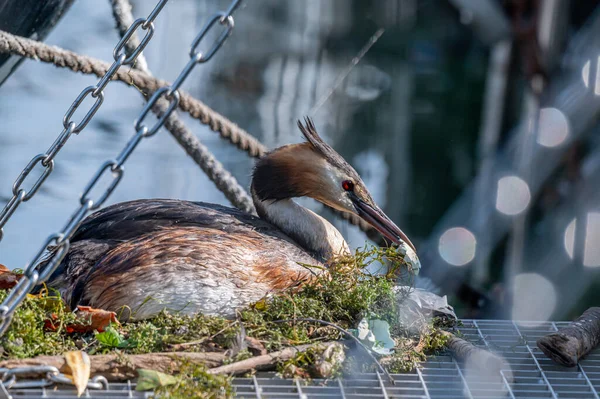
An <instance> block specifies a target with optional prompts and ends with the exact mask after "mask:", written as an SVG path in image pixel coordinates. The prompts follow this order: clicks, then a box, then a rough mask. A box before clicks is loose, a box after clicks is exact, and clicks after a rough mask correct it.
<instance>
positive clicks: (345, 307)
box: [240, 247, 404, 349]
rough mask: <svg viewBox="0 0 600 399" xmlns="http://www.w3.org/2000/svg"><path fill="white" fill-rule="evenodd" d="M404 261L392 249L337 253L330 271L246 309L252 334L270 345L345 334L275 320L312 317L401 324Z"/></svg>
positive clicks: (348, 322) (244, 317) (342, 324)
mask: <svg viewBox="0 0 600 399" xmlns="http://www.w3.org/2000/svg"><path fill="white" fill-rule="evenodd" d="M376 261H377V262H381V263H389V267H388V272H387V273H386V274H382V275H373V274H369V273H367V272H366V271H365V268H366V267H367V266H369V265H370V264H372V263H373V262H376ZM403 266H404V260H403V258H402V256H401V255H400V254H399V253H398V252H397V251H396V250H395V249H392V248H385V249H384V248H379V247H371V248H368V249H364V250H358V251H357V252H356V254H355V255H354V256H344V257H338V258H336V259H335V260H334V261H333V262H332V263H331V265H330V266H329V269H328V270H329V272H328V273H323V274H321V275H318V276H316V277H315V278H314V279H313V280H312V281H311V282H309V283H307V284H305V285H303V286H302V288H300V289H298V290H296V291H295V292H288V293H285V294H284V295H279V296H274V297H272V298H270V299H269V300H266V301H261V302H259V303H258V304H256V306H254V307H253V308H250V309H244V310H242V311H241V312H240V317H241V320H242V322H243V323H244V326H245V327H246V330H247V331H248V334H249V335H252V336H253V337H255V338H258V339H262V340H264V341H266V342H267V344H268V349H276V348H279V347H280V346H282V345H289V344H301V343H307V342H310V341H311V340H314V339H317V338H318V339H325V338H326V339H339V338H341V335H342V334H341V333H340V332H339V331H338V330H336V329H334V328H331V327H322V326H319V325H317V324H315V323H311V322H297V323H291V322H289V323H275V321H280V320H294V319H300V318H311V319H318V320H324V321H328V322H332V323H335V324H337V325H338V326H340V327H342V328H350V327H353V326H354V325H355V324H356V323H358V321H360V319H361V318H363V317H370V318H378V319H382V320H386V321H387V322H389V323H390V325H395V324H397V323H398V306H399V304H398V301H397V298H396V294H395V293H394V291H393V288H394V287H395V286H396V285H397V277H398V275H399V271H400V270H401V268H402V267H403Z"/></svg>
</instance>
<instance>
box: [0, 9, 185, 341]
mask: <svg viewBox="0 0 600 399" xmlns="http://www.w3.org/2000/svg"><path fill="white" fill-rule="evenodd" d="M167 1H168V0H160V1H159V2H158V3H157V4H156V6H155V7H154V9H153V10H152V12H150V14H149V15H148V16H147V17H146V18H140V19H137V20H135V21H134V22H133V23H132V24H131V26H130V27H129V29H128V30H127V32H125V35H123V37H122V38H121V40H120V41H119V42H118V43H117V45H116V46H115V49H114V51H113V58H114V62H113V64H112V65H111V66H110V67H109V68H108V70H107V72H106V74H105V75H104V76H103V77H102V78H101V79H100V80H99V81H98V83H97V84H96V85H95V86H89V87H86V88H85V89H83V90H82V92H81V93H80V94H79V95H78V96H77V98H76V99H75V101H74V102H73V104H72V105H71V107H69V109H68V110H67V112H66V114H65V116H64V118H63V126H64V130H63V131H62V132H61V134H60V135H59V136H58V138H57V139H56V141H55V142H54V144H52V146H51V147H50V148H49V149H48V151H46V152H45V153H44V154H39V155H36V156H35V157H34V158H33V159H32V160H31V161H30V162H29V164H28V165H27V166H26V167H25V169H23V172H21V174H20V175H19V177H18V178H17V180H16V181H15V184H14V185H13V197H12V198H11V200H10V201H9V202H8V204H7V205H6V206H5V207H4V209H3V210H2V212H0V239H1V238H2V227H3V226H4V224H6V222H7V221H8V219H9V218H10V217H11V215H12V214H13V213H14V212H15V210H16V209H17V207H18V206H19V205H20V204H21V203H23V202H26V201H28V200H29V199H31V197H33V196H34V195H35V193H36V192H37V191H38V190H39V188H40V187H41V185H42V184H43V183H44V181H45V180H46V179H47V178H48V176H49V175H50V173H51V172H52V170H53V168H54V157H55V156H56V154H58V152H59V151H60V149H61V148H62V147H63V146H64V145H65V143H66V142H67V140H68V139H69V137H70V136H71V134H73V133H75V134H78V133H79V132H81V131H82V130H83V129H84V128H85V127H86V126H87V124H88V123H89V122H90V120H91V119H92V118H93V116H94V114H96V112H97V111H98V109H99V108H100V106H101V105H102V102H103V101H104V92H103V91H104V88H105V87H106V85H107V84H108V82H109V81H110V80H111V79H112V78H113V77H114V75H115V74H116V73H117V71H118V69H119V68H120V67H121V66H123V65H131V64H133V63H134V62H135V60H136V58H137V57H138V56H139V55H140V54H141V53H142V51H143V50H144V48H145V47H146V46H147V45H148V42H149V41H150V39H151V38H152V36H153V35H154V20H155V19H156V17H157V16H158V14H159V13H160V11H161V10H162V9H163V7H164V6H165V5H166V4H167ZM138 29H142V30H144V31H146V34H145V36H144V37H143V39H142V40H141V41H140V43H139V44H138V46H137V47H135V48H134V49H133V50H132V51H131V52H130V53H129V54H127V53H126V50H125V45H126V44H127V42H128V41H129V39H130V38H131V37H132V36H133V34H134V33H135V32H136V31H137V30H138ZM89 95H91V96H92V98H95V99H96V101H95V102H94V104H93V105H92V106H91V108H90V109H89V110H88V111H87V113H86V114H85V116H84V117H83V119H82V120H81V121H79V122H78V123H76V122H73V121H72V120H71V118H72V117H73V115H74V113H75V111H76V110H77V109H78V108H79V106H80V105H81V103H82V102H83V100H84V99H85V98H86V97H87V96H89ZM171 97H172V98H173V99H175V100H174V101H176V102H179V93H176V94H175V93H174V94H173V95H172V96H171ZM175 105H177V104H175ZM169 109H171V108H169ZM142 114H143V113H142ZM163 123H164V120H163ZM137 126H138V125H137V124H136V128H137ZM159 128H160V125H158V123H157V126H155V127H153V129H154V130H153V131H149V130H148V129H147V128H146V127H145V126H143V127H141V128H140V129H136V130H137V132H136V136H135V137H134V138H133V139H132V140H131V141H130V142H129V143H128V144H127V146H126V147H125V148H124V149H123V151H122V152H121V154H119V156H118V157H117V158H116V159H115V160H112V161H108V162H106V163H104V164H103V165H102V167H101V168H100V169H99V170H98V172H97V173H96V175H94V177H93V178H92V180H91V181H90V182H89V183H88V185H87V186H86V187H85V189H84V191H83V194H82V195H81V197H80V201H79V202H80V207H79V209H77V210H76V211H75V213H74V214H73V215H72V216H71V218H70V219H69V221H68V222H67V224H66V225H65V227H64V228H63V229H62V231H61V232H60V233H54V234H52V235H50V236H49V237H48V238H47V239H46V242H45V243H44V245H43V246H42V247H41V249H40V250H39V251H38V253H37V254H36V256H35V257H34V258H33V259H32V261H31V262H30V263H28V265H27V266H26V267H25V271H24V273H23V274H24V275H23V277H22V278H21V279H20V280H19V282H18V283H17V285H16V286H15V287H14V288H13V289H12V290H11V292H10V293H9V294H8V296H7V297H6V299H5V300H4V302H3V303H2V305H0V336H1V335H3V334H4V333H5V332H6V329H7V328H8V326H9V325H10V322H11V320H12V316H13V313H14V311H15V309H16V308H17V307H18V306H19V305H20V304H21V302H22V301H23V299H24V298H25V296H27V294H28V293H29V292H31V290H32V289H33V287H34V286H35V285H36V284H41V283H43V282H44V281H46V280H47V279H48V278H49V277H50V275H52V273H53V272H54V270H56V268H57V267H58V265H59V264H60V262H61V261H62V260H63V259H64V257H65V256H66V254H67V252H68V251H69V244H70V243H69V240H70V239H71V237H72V236H73V234H74V233H75V231H76V230H77V227H78V226H79V224H80V223H81V221H82V220H83V219H84V218H85V216H86V215H87V213H88V212H89V211H93V210H96V209H98V208H99V207H100V206H102V204H103V203H104V202H105V201H106V200H107V198H108V197H109V196H110V194H111V193H112V192H113V191H114V189H115V188H116V187H117V184H119V181H120V180H121V178H122V177H123V163H124V162H125V161H126V160H127V158H128V157H129V155H130V154H131V152H132V151H133V150H134V149H135V147H136V146H137V144H138V143H139V142H140V140H141V139H142V138H143V137H147V136H149V135H151V134H154V133H156V131H157V130H158V129H159ZM150 133H151V134H150ZM38 164H41V165H42V166H43V167H44V168H45V170H44V172H43V173H42V175H41V176H40V177H39V178H38V179H37V181H36V182H35V183H34V184H33V186H32V187H31V188H30V189H28V190H26V189H23V188H21V186H22V184H23V182H24V181H25V179H26V178H27V176H28V175H29V174H30V173H31V171H32V170H33V169H34V168H35V166H37V165H38ZM109 173H110V174H112V180H111V183H110V184H109V186H108V188H106V189H105V191H104V193H103V194H102V195H100V197H99V198H97V199H92V198H90V193H91V191H92V189H93V188H94V187H95V186H96V184H97V183H98V181H99V180H100V179H101V178H102V177H103V176H104V175H107V174H109ZM50 245H54V249H53V251H52V253H51V254H50V256H49V257H48V259H47V260H46V261H45V262H42V263H40V262H41V261H42V258H43V256H44V254H45V252H46V250H47V248H48V246H50Z"/></svg>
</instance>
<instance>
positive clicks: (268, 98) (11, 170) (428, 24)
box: [0, 0, 485, 267]
mask: <svg viewBox="0 0 600 399" xmlns="http://www.w3.org/2000/svg"><path fill="white" fill-rule="evenodd" d="M153 3H154V2H151V1H141V0H138V1H136V2H134V4H135V10H134V13H135V15H136V16H137V15H146V14H147V13H148V12H149V11H150V9H151V7H152V6H153ZM226 4H228V1H192V0H179V1H173V2H170V3H169V4H168V6H167V7H166V8H165V10H164V11H163V13H162V14H161V15H160V17H159V18H158V20H157V22H156V34H155V36H154V38H153V40H152V41H151V43H150V45H149V46H148V48H147V50H146V51H145V54H146V56H147V58H148V61H149V65H150V67H151V68H152V70H153V72H154V74H155V75H156V76H159V77H161V78H164V79H166V80H172V79H173V78H174V77H175V76H176V75H177V74H178V72H179V70H180V69H181V68H182V66H183V65H184V64H185V62H186V61H187V60H186V58H187V53H188V48H187V47H188V44H189V43H191V41H192V39H193V38H194V35H195V33H196V32H197V31H198V30H199V29H200V27H201V26H202V24H203V23H204V21H205V20H206V18H207V17H208V16H209V14H210V13H211V12H213V11H215V10H217V9H219V7H221V8H222V7H225V6H226ZM421 14H423V15H421ZM425 14H427V17H424V15H425ZM113 25H114V23H113V21H112V19H111V12H110V9H109V6H108V2H93V3H91V2H76V3H75V4H74V5H73V7H72V9H71V10H70V12H69V13H68V14H67V15H66V17H65V18H64V20H63V21H61V22H60V23H59V25H58V26H57V27H56V28H55V30H54V32H53V33H52V34H51V35H50V36H49V38H48V39H47V42H48V43H50V44H55V45H58V46H60V47H63V48H67V49H70V50H74V51H76V52H80V53H84V54H88V55H90V56H93V57H97V58H101V59H104V60H110V58H111V55H112V49H113V47H114V45H115V44H116V42H117V40H118V38H117V35H116V33H115V31H114V27H113ZM378 30H383V34H382V35H381V38H379V40H378V41H377V42H376V43H375V44H374V45H373V46H372V47H371V48H370V49H369V51H368V52H367V54H366V55H365V57H364V58H362V59H361V60H360V61H359V62H358V63H357V65H356V66H355V67H353V68H352V69H351V70H350V72H349V73H348V74H347V77H346V78H345V79H340V77H344V76H345V75H344V74H345V73H347V72H348V68H349V66H351V65H352V60H353V58H354V57H356V56H357V54H359V52H360V50H361V48H364V46H365V44H367V43H368V42H369V39H370V38H371V37H372V35H373V34H374V33H375V32H377V31H378ZM466 32H467V31H466V29H465V28H464V27H462V26H460V23H459V22H458V20H457V19H456V18H455V15H454V11H453V10H452V8H451V7H450V6H449V5H444V6H441V7H439V5H438V6H434V5H433V4H432V3H431V2H429V1H416V0H403V1H402V2H398V1H395V0H390V1H387V0H386V1H382V2H377V5H374V4H372V2H368V1H358V0H357V1H345V0H344V1H342V0H311V1H307V2H280V1H276V0H261V1H253V2H247V3H246V5H245V6H244V7H242V8H241V9H240V10H239V11H238V14H237V15H236V28H235V31H234V33H233V36H232V37H231V39H230V40H229V41H228V42H227V44H226V45H225V47H224V48H223V49H222V50H221V51H220V52H219V53H218V54H217V55H216V56H215V57H214V58H213V59H212V60H211V62H209V63H207V64H203V65H201V66H200V67H199V68H196V70H195V71H194V74H193V75H192V76H190V78H189V79H188V80H187V82H186V85H185V86H184V89H185V90H187V91H189V92H191V93H192V94H193V95H194V96H196V97H198V98H200V99H201V100H202V101H204V102H206V103H207V104H208V105H209V106H211V107H212V108H214V109H215V110H217V111H219V112H221V113H223V114H224V115H226V116H227V117H229V118H230V119H231V120H233V121H235V122H236V123H238V124H239V125H240V126H242V127H243V128H245V129H246V130H248V131H249V132H250V133H252V134H254V135H255V136H257V137H258V138H259V139H260V140H261V141H263V142H264V143H265V144H266V145H267V146H268V147H275V146H278V145H282V144H286V143H290V142H297V141H299V140H300V139H301V138H300V133H299V132H298V131H297V128H295V121H296V119H298V118H301V117H302V116H304V115H307V114H308V113H309V111H311V110H313V111H314V112H312V116H313V117H314V119H315V121H316V124H317V127H318V128H319V129H320V131H321V132H322V135H323V136H324V137H325V139H326V140H328V141H329V142H330V143H332V144H333V145H334V147H336V148H337V149H338V150H339V151H340V152H341V153H342V155H344V156H345V157H346V159H348V160H349V161H351V162H352V163H353V164H354V166H355V167H356V168H357V170H358V171H359V173H361V174H363V176H364V177H365V181H366V183H367V185H368V186H369V187H370V188H371V190H372V192H373V194H374V196H375V198H376V200H377V201H378V202H380V203H381V204H382V206H384V207H385V210H386V212H387V213H388V214H390V215H391V216H392V218H393V219H394V220H396V221H397V222H398V224H399V225H401V226H402V228H403V230H405V231H407V232H408V234H409V235H410V236H411V238H413V237H414V240H413V241H418V240H419V236H423V235H424V234H426V233H427V232H428V231H429V230H430V229H431V226H432V224H433V223H434V222H435V221H436V220H437V218H438V217H439V216H440V215H441V213H442V212H443V211H444V210H445V208H446V207H447V205H448V203H449V202H450V201H451V200H452V199H453V198H454V197H455V196H456V195H457V194H458V193H459V191H460V189H461V188H462V186H463V185H464V184H465V183H466V182H467V181H468V179H469V177H470V175H471V174H472V166H471V165H472V152H473V146H474V144H473V142H474V141H473V140H472V138H473V137H475V136H476V134H477V127H478V121H477V119H478V113H479V112H478V109H477V107H472V106H471V105H472V104H476V103H478V102H479V100H480V96H481V90H479V89H480V88H481V87H482V82H483V78H484V66H485V54H484V52H483V51H482V47H479V46H477V45H474V44H473V41H472V38H471V37H470V36H469V35H468V34H466ZM465 62H467V63H468V64H469V67H468V68H465ZM95 82H96V79H95V78H93V77H90V76H84V75H80V74H74V73H72V72H70V71H68V70H64V69H58V68H54V67H52V66H48V65H43V64H41V63H36V62H33V61H26V62H25V63H24V64H23V65H22V67H21V68H20V69H19V70H18V71H17V72H16V73H15V74H14V75H13V76H12V77H11V78H10V79H9V80H8V81H7V82H6V83H5V84H4V85H3V86H2V87H0V120H2V123H1V124H0V199H2V201H5V200H6V199H7V198H8V196H9V195H10V187H11V185H12V183H13V181H14V179H15V178H16V176H17V175H18V174H19V172H20V171H21V169H22V168H23V166H25V165H26V164H27V162H28V161H29V159H30V158H31V157H32V156H33V155H35V154H36V153H40V152H43V151H45V150H46V148H47V147H48V146H49V145H50V144H51V143H52V142H53V140H54V139H55V137H56V136H57V135H58V133H59V132H60V131H61V128H62V117H63V115H64V112H65V111H66V110H67V109H68V107H69V106H70V104H71V102H72V101H73V100H74V99H75V97H76V96H77V95H78V94H79V92H80V91H81V89H82V88H84V87H86V86H88V85H90V84H94V83H95ZM336 82H339V86H336ZM456 93H459V94H456ZM321 103H322V105H321ZM315 105H318V107H316V109H313V108H315ZM142 106H143V101H142V99H141V97H140V95H139V93H136V90H135V89H134V88H131V87H126V86H125V85H123V84H120V83H111V84H109V86H108V88H107V89H106V94H105V101H104V104H103V105H102V107H101V108H100V111H99V112H98V113H97V114H96V116H95V117H94V119H93V120H92V122H91V123H90V124H89V125H88V127H87V128H86V129H85V130H84V131H83V132H82V133H81V134H80V135H79V136H74V137H72V138H71V140H70V141H69V143H68V144H67V145H66V146H65V148H64V149H63V150H62V151H61V153H60V154H59V156H58V157H57V158H56V166H55V170H54V173H53V174H52V175H51V177H50V178H49V179H48V180H47V182H46V184H45V185H44V186H43V188H42V189H41V190H40V192H39V193H38V194H37V195H36V197H35V198H34V199H33V200H32V201H30V202H29V203H27V204H23V205H22V206H21V207H20V209H19V210H18V211H17V213H16V214H15V215H14V216H13V218H12V219H11V221H10V222H9V223H8V224H7V226H6V227H5V238H4V240H3V241H2V242H1V243H0V262H1V263H4V264H6V265H7V266H9V267H23V265H24V264H25V263H26V262H27V261H28V260H29V259H30V258H31V256H32V255H33V254H34V251H35V250H36V249H37V248H38V247H39V245H41V243H42V241H43V239H44V238H45V237H46V236H47V235H48V234H49V233H51V232H52V231H55V230H57V229H59V228H61V227H62V225H63V224H64V222H65V221H66V219H67V218H68V217H69V216H70V214H71V212H73V211H74V210H75V208H76V206H77V204H78V195H79V194H80V192H81V190H82V189H83V187H84V185H85V184H86V183H87V181H88V180H89V178H90V177H91V176H92V175H93V173H94V172H95V171H96V170H97V168H98V167H99V165H100V164H101V163H102V162H104V161H105V160H107V159H109V158H112V157H114V156H116V155H117V154H118V152H119V151H120V149H121V148H122V147H123V146H124V145H125V143H126V142H127V140H128V139H129V137H130V136H131V134H132V133H133V120H134V118H135V117H136V116H137V115H138V113H139V111H140V110H141V108H142ZM466 110H471V111H470V112H474V115H475V117H474V118H464V112H466ZM76 118H77V117H76ZM184 120H186V121H187V123H188V126H189V127H191V128H192V130H193V131H194V133H196V134H197V136H198V137H199V138H200V139H201V140H202V141H203V142H204V143H205V144H206V145H207V146H208V147H209V148H210V149H211V150H212V151H214V153H215V155H216V156H217V158H218V159H219V160H221V161H222V162H223V163H224V165H225V166H226V167H227V168H228V169H229V170H231V172H232V173H233V174H234V175H235V176H236V177H237V179H238V180H239V181H240V183H241V184H243V185H244V186H248V184H249V178H250V171H251V167H252V164H253V161H252V160H251V159H249V158H248V157H247V156H246V155H245V153H242V152H240V151H239V150H237V149H235V148H232V147H231V146H229V145H228V144H227V143H225V142H223V141H221V140H220V139H219V137H218V136H217V135H216V134H215V133H213V132H211V131H209V130H208V129H207V128H206V127H205V126H203V125H200V124H199V123H198V122H197V121H193V120H190V119H189V118H185V116H184ZM448 172H450V175H448ZM433 192H435V193H436V194H435V195H431V194H432V193H433ZM440 193H441V195H440ZM148 197H169V198H182V199H192V200H202V201H207V202H217V203H222V204H228V203H227V200H226V199H225V198H224V196H223V195H222V194H221V193H220V192H218V191H217V190H216V189H215V188H214V187H213V185H212V183H211V182H210V181H209V180H208V179H207V178H206V177H205V176H204V175H203V173H202V172H201V171H200V169H199V168H198V167H197V166H196V165H195V164H194V163H193V162H192V161H191V160H190V159H189V158H188V157H187V156H185V154H184V152H183V151H182V150H181V149H180V148H179V147H178V145H177V144H176V143H175V141H174V140H173V139H172V138H171V137H170V136H169V134H168V133H167V132H166V131H161V133H160V134H158V135H156V136H154V137H153V138H152V139H151V140H147V141H144V142H142V144H141V145H140V146H139V147H138V149H137V151H136V152H135V153H134V154H133V155H132V157H131V158H130V160H129V161H128V164H127V167H126V171H125V175H124V178H123V180H122V181H121V184H120V186H119V187H118V189H117V190H116V191H115V192H114V193H113V195H112V197H111V198H110V200H109V201H108V204H110V203H115V202H119V201H124V200H130V199H135V198H148ZM302 203H303V204H305V205H308V206H310V207H312V208H313V209H315V210H318V211H323V210H322V207H321V206H319V205H318V204H315V203H314V202H312V201H302ZM323 212H324V213H325V214H326V216H329V215H328V214H327V212H326V211H323ZM336 224H337V227H338V228H340V230H341V231H342V232H343V233H344V234H345V235H346V236H347V237H348V239H349V241H350V242H351V244H352V245H353V246H359V245H362V244H363V243H364V241H365V237H364V235H363V234H362V233H360V232H359V231H358V230H357V229H355V228H354V227H351V226H348V225H347V224H345V223H344V222H340V221H336Z"/></svg>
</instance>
